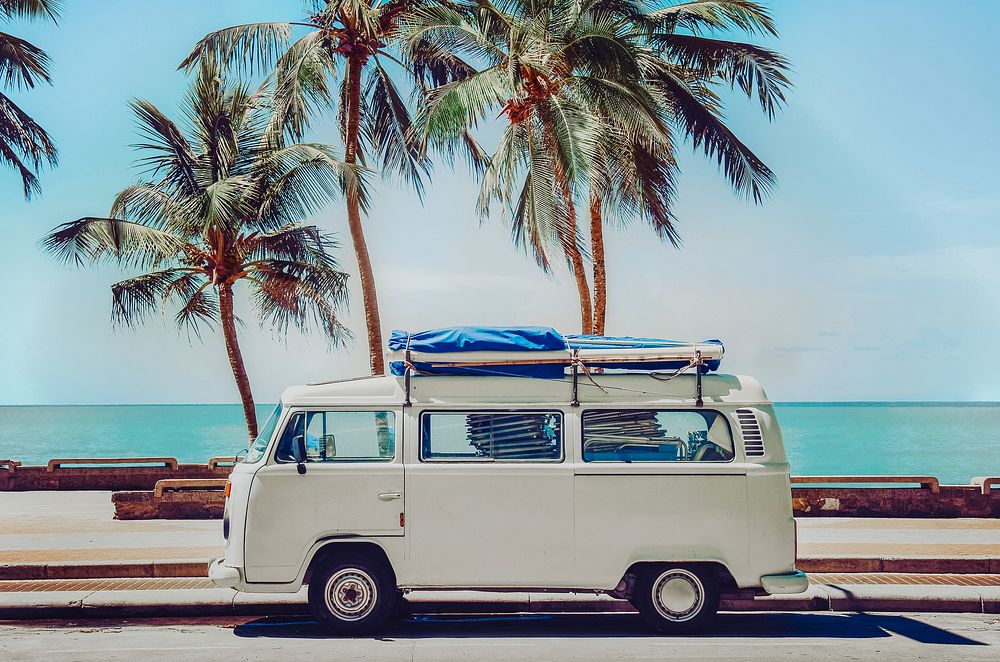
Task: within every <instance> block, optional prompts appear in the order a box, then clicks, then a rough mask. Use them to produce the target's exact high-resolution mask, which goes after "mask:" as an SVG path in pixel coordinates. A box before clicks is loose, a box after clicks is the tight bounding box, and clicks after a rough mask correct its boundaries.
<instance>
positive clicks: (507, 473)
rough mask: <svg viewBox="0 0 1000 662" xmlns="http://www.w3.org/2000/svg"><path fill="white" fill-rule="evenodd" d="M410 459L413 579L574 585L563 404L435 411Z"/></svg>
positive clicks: (423, 418)
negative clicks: (543, 407) (539, 407)
mask: <svg viewBox="0 0 1000 662" xmlns="http://www.w3.org/2000/svg"><path fill="white" fill-rule="evenodd" d="M416 424H417V427H418V428H419V430H418V434H419V440H417V443H418V444H419V448H417V449H414V452H413V454H412V455H410V459H411V460H412V462H409V463H408V464H407V466H406V472H407V473H406V488H407V502H406V518H407V526H406V529H407V531H406V537H407V545H408V554H407V564H406V565H407V567H406V569H405V572H404V573H403V574H405V578H401V580H403V581H405V583H407V584H409V585H413V586H447V585H452V586H454V585H458V586H469V587H484V588H488V587H495V588H502V587H543V586H559V585H566V583H567V582H569V581H570V579H571V576H572V568H573V467H572V465H571V464H568V463H567V462H566V461H565V453H564V448H563V443H564V437H565V436H566V434H565V428H566V425H565V421H564V420H563V414H562V412H560V411H555V410H548V411H547V410H518V411H484V410H477V411H455V410H448V411H433V410H424V411H423V412H421V413H420V414H419V417H418V418H417V419H416Z"/></svg>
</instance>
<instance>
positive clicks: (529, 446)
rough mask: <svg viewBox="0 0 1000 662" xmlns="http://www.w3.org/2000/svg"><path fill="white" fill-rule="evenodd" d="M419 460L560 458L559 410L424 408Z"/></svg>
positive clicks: (560, 416)
mask: <svg viewBox="0 0 1000 662" xmlns="http://www.w3.org/2000/svg"><path fill="white" fill-rule="evenodd" d="M420 457H421V459H422V460H450V461H470V462H471V461H512V460H542V461H545V460H548V461H552V460H560V459H562V414H561V413H558V412H425V413H424V414H423V416H422V418H421V446H420Z"/></svg>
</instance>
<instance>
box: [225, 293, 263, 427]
mask: <svg viewBox="0 0 1000 662" xmlns="http://www.w3.org/2000/svg"><path fill="white" fill-rule="evenodd" d="M219 317H221V319H222V335H223V337H224V338H225V339H226V353H227V354H229V365H230V367H232V369H233V377H234V378H235V379H236V388H238V389H239V391H240V399H241V400H242V401H243V416H244V417H245V418H246V420H247V433H248V434H249V435H250V441H251V442H252V441H253V440H254V439H256V437H257V412H256V410H254V407H253V393H251V392H250V378H249V377H247V369H246V366H245V365H244V364H243V355H242V354H241V353H240V343H239V341H238V340H237V338H236V316H235V314H234V313H233V286H232V285H230V284H228V283H223V284H222V285H219Z"/></svg>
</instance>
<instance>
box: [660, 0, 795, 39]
mask: <svg viewBox="0 0 1000 662" xmlns="http://www.w3.org/2000/svg"><path fill="white" fill-rule="evenodd" d="M646 19H647V20H649V21H651V22H654V23H659V24H660V25H661V26H664V27H666V28H667V29H669V30H676V29H677V28H682V29H686V30H690V31H691V32H694V33H695V34H698V33H700V32H703V31H704V30H706V29H707V30H716V31H724V30H730V29H737V30H742V31H743V32H746V33H748V34H757V33H762V34H770V35H772V36H777V35H778V30H777V27H776V26H775V24H774V19H773V18H772V17H771V14H770V12H769V11H768V10H767V8H766V7H764V6H763V5H762V4H760V3H759V2H751V1H750V0H689V1H688V2H681V3H678V4H674V5H670V6H667V7H663V8H661V9H657V10H654V11H651V12H648V13H647V15H646Z"/></svg>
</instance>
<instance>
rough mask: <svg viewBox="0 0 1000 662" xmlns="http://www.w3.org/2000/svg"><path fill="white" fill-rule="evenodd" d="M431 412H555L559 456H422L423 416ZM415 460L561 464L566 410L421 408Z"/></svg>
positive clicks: (434, 462) (446, 462)
mask: <svg viewBox="0 0 1000 662" xmlns="http://www.w3.org/2000/svg"><path fill="white" fill-rule="evenodd" d="M431 414H463V415H465V414H557V415H558V416H559V457H558V458H551V459H546V460H539V459H537V458H531V457H525V458H513V459H506V460H497V459H496V458H493V457H476V458H433V457H424V417H425V416H428V415H431ZM417 461H418V462H419V463H421V464H425V463H426V464H524V463H526V462H527V463H529V464H561V463H563V462H565V461H566V412H564V411H563V410H562V409H519V408H518V409H509V408H508V409H484V408H481V407H480V408H470V409H422V410H421V411H420V417H419V418H418V419H417Z"/></svg>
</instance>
